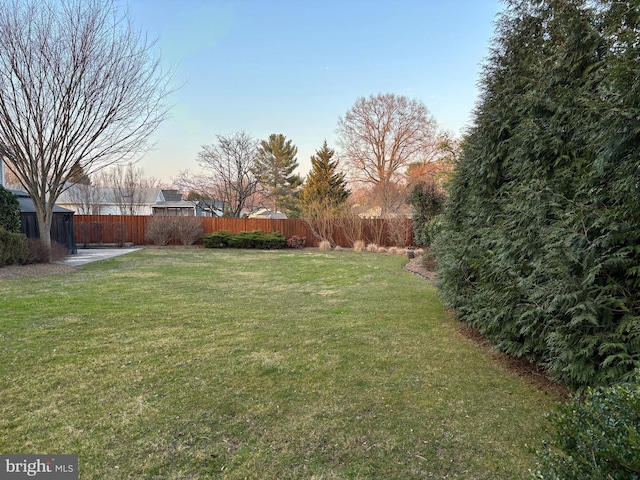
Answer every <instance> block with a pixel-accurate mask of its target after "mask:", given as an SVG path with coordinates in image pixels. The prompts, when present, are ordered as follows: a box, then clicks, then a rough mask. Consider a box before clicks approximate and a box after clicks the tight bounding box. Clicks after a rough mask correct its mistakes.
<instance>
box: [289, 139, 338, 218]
mask: <svg viewBox="0 0 640 480" xmlns="http://www.w3.org/2000/svg"><path fill="white" fill-rule="evenodd" d="M334 154H335V151H334V150H332V149H331V148H329V147H328V146H327V141H326V140H325V141H324V143H323V144H322V148H321V149H320V150H317V151H316V153H315V155H312V156H311V171H310V172H309V174H308V175H307V178H306V180H305V182H304V186H303V188H302V194H301V198H300V200H301V202H302V205H303V209H304V207H305V206H307V205H309V204H310V203H312V202H314V201H319V200H321V201H326V202H327V204H328V205H330V206H332V207H339V206H341V205H342V204H344V202H346V200H347V198H349V195H350V194H351V192H350V191H349V189H348V188H347V181H346V180H345V174H344V173H343V172H339V171H338V160H332V159H333V156H334Z"/></svg>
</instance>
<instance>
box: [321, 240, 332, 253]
mask: <svg viewBox="0 0 640 480" xmlns="http://www.w3.org/2000/svg"><path fill="white" fill-rule="evenodd" d="M318 249H320V251H322V252H328V251H330V250H331V242H329V241H327V240H323V241H321V242H320V244H319V245H318Z"/></svg>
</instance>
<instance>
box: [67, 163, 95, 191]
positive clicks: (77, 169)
mask: <svg viewBox="0 0 640 480" xmlns="http://www.w3.org/2000/svg"><path fill="white" fill-rule="evenodd" d="M69 182H70V183H73V184H80V185H91V178H90V177H89V175H87V173H86V172H85V171H84V168H82V165H80V162H76V163H74V164H73V167H71V172H70V173H69Z"/></svg>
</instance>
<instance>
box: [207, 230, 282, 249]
mask: <svg viewBox="0 0 640 480" xmlns="http://www.w3.org/2000/svg"><path fill="white" fill-rule="evenodd" d="M202 242H203V243H204V246H205V247H207V248H225V247H228V248H260V249H267V250H271V249H278V248H284V247H285V245H286V243H287V242H286V239H285V236H284V235H283V234H282V233H280V232H269V233H265V232H261V231H260V230H252V231H249V232H240V233H233V234H232V233H229V232H227V231H225V230H220V231H219V232H214V233H210V234H207V235H205V236H204V237H202Z"/></svg>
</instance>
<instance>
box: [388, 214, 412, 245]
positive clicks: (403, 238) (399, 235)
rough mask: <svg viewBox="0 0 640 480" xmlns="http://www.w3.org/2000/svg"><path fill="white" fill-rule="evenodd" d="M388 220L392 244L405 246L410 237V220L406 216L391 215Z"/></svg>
mask: <svg viewBox="0 0 640 480" xmlns="http://www.w3.org/2000/svg"><path fill="white" fill-rule="evenodd" d="M386 220H387V236H388V238H389V241H390V242H391V244H392V245H395V246H396V247H404V246H406V245H407V239H408V237H409V231H410V230H409V221H408V220H407V219H406V218H405V217H400V216H398V217H389V218H387V219H386Z"/></svg>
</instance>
